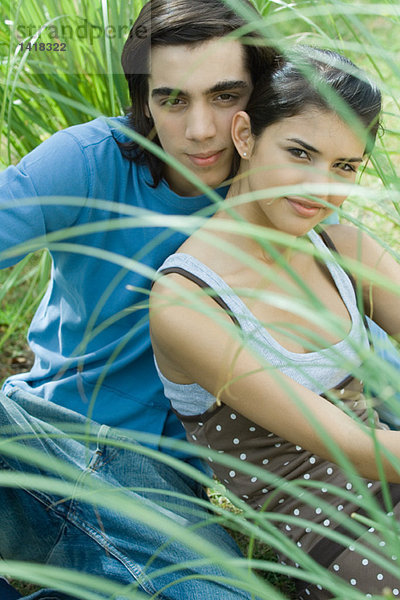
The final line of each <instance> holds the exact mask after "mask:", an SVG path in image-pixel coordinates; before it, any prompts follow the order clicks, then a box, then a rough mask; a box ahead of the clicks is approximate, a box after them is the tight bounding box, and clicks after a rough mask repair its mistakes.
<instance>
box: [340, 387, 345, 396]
mask: <svg viewBox="0 0 400 600" xmlns="http://www.w3.org/2000/svg"><path fill="white" fill-rule="evenodd" d="M343 394H344V388H342V389H341V390H340V395H341V396H343Z"/></svg>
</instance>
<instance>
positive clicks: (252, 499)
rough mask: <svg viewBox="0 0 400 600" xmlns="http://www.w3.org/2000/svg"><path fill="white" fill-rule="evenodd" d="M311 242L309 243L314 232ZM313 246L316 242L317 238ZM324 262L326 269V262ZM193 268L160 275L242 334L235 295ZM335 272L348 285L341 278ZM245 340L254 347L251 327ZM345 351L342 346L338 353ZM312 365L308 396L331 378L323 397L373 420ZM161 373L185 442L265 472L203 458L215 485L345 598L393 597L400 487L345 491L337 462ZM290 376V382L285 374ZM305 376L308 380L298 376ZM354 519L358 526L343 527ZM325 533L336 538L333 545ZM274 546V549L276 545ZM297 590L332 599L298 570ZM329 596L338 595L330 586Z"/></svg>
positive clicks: (178, 258) (176, 266) (357, 484)
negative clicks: (179, 280) (184, 284)
mask: <svg viewBox="0 0 400 600" xmlns="http://www.w3.org/2000/svg"><path fill="white" fill-rule="evenodd" d="M313 235H316V234H315V233H314V232H313ZM312 241H313V242H314V243H316V242H315V237H314V238H312ZM329 261H330V262H331V263H332V262H333V261H332V258H331V257H330V258H329ZM329 261H328V260H327V266H328V268H329V270H330V272H331V275H332V277H333V279H334V281H335V283H336V285H337V287H338V290H339V292H340V293H341V295H342V297H343V299H344V301H345V303H346V306H347V308H348V310H349V313H350V316H351V318H352V321H353V328H354V323H355V322H356V321H357V315H356V313H355V311H354V310H352V309H351V307H350V306H349V303H350V301H354V303H356V301H355V297H354V300H349V299H348V298H346V297H344V296H345V295H344V294H343V290H342V289H341V283H340V282H338V276H337V272H336V273H335V270H334V269H332V265H331V264H328V262H329ZM200 264H201V263H200ZM194 265H195V266H196V267H198V265H199V262H198V261H197V260H196V259H193V257H188V255H183V254H176V255H173V256H172V257H170V258H169V259H167V261H166V263H164V265H163V266H162V267H161V269H160V271H161V272H162V273H169V272H179V273H181V274H182V275H183V276H185V277H188V278H190V279H191V280H193V281H195V282H196V283H197V284H198V285H200V286H201V287H207V288H210V287H211V288H212V289H213V290H214V291H215V294H214V295H213V298H214V299H215V300H216V301H217V302H218V303H219V304H220V305H221V306H222V307H223V308H224V309H226V310H228V311H229V314H230V316H231V317H232V318H233V320H234V321H235V322H236V324H238V325H239V326H240V327H241V328H242V329H243V328H244V327H246V326H247V325H246V324H244V322H243V314H244V311H245V309H244V308H243V306H241V307H240V310H241V312H240V314H239V313H238V310H237V306H232V298H234V297H235V295H234V293H233V292H232V290H229V293H228V294H224V293H221V289H222V287H223V286H221V280H220V279H219V278H218V276H217V275H216V274H214V273H213V272H212V271H211V273H212V275H213V277H212V280H210V277H209V276H208V274H209V273H210V270H209V269H208V267H205V266H204V265H202V264H201V265H202V270H201V271H199V269H198V268H196V269H195V268H194ZM342 273H343V276H344V277H346V278H347V275H346V274H344V272H343V271H342ZM341 276H342V275H341ZM216 278H217V284H218V285H216ZM222 283H223V282H222ZM225 285H226V284H225ZM349 286H350V287H349V288H348V292H349V294H350V295H351V293H352V294H353V295H354V290H353V286H352V284H351V282H350V283H349ZM350 288H351V290H352V291H351V292H350ZM357 312H358V311H357ZM253 324H254V320H253ZM258 327H261V325H259V326H258ZM251 331H252V335H251V343H253V341H254V328H253V329H252V330H251ZM257 333H258V331H257ZM344 350H345V349H344V348H342V347H341V351H344ZM313 354H317V353H313ZM306 356H308V355H306ZM347 358H348V357H347ZM275 360H276V361H279V360H280V359H279V358H275V357H274V358H272V359H271V362H272V363H273V361H275ZM315 362H318V361H315V360H313V361H312V363H313V366H312V367H311V375H310V372H309V373H308V376H309V383H308V384H307V387H309V388H310V389H314V391H316V393H319V394H320V395H323V392H322V390H321V389H318V387H316V386H318V384H317V383H314V382H313V381H314V380H315V379H316V380H317V381H319V382H321V381H322V382H324V381H325V383H326V381H330V383H331V384H332V383H334V381H333V380H332V377H334V375H335V376H336V377H337V382H336V385H333V384H332V385H330V386H329V387H328V386H326V387H325V390H327V389H330V390H331V391H330V393H326V397H328V399H329V400H331V401H335V402H336V403H338V404H339V405H340V406H342V407H343V409H345V410H347V411H351V412H352V413H353V414H354V415H355V416H356V417H357V418H358V419H360V420H361V421H363V422H367V420H370V418H371V410H370V409H369V408H368V406H367V402H366V399H365V397H364V395H363V386H362V383H361V382H360V381H358V380H356V379H353V378H351V377H346V376H343V375H345V374H344V373H343V372H341V370H340V369H337V367H336V371H337V372H336V373H335V374H334V375H333V374H332V370H333V369H332V368H330V367H329V365H328V366H327V358H326V356H325V357H324V362H323V364H322V366H321V369H320V376H319V375H318V373H316V372H315V371H312V369H313V368H314V364H315ZM336 364H337V358H336V361H335V365H336ZM286 365H287V361H286V362H285V367H282V366H281V365H279V364H276V367H277V368H279V369H280V370H282V371H285V368H286ZM296 366H297V365H295V367H294V369H296ZM159 374H160V377H161V380H162V381H163V384H164V389H165V394H166V396H167V397H168V398H170V400H171V403H172V406H173V408H174V410H175V412H176V413H177V415H178V416H179V418H180V419H181V421H182V423H183V425H184V427H185V430H186V434H187V439H188V440H189V441H190V442H191V443H193V444H197V445H200V446H203V447H206V448H211V449H212V450H213V451H216V452H218V453H220V454H222V455H223V454H229V455H230V456H233V457H235V458H236V459H237V460H238V464H241V463H243V465H245V464H246V465H247V464H248V463H252V465H255V466H256V467H258V468H259V469H262V471H258V474H257V475H255V474H254V470H253V473H248V472H246V471H242V470H241V469H240V468H239V467H235V468H232V467H229V466H228V467H227V466H225V465H223V464H220V463H219V462H218V461H216V460H212V459H211V457H210V464H211V467H212V469H213V471H214V473H215V475H216V477H217V478H218V479H219V480H220V481H221V482H222V483H224V485H225V486H226V487H227V488H228V489H229V490H230V491H232V492H233V493H234V494H236V496H238V497H239V498H241V499H242V500H244V501H245V502H246V503H248V504H249V505H250V506H251V507H253V508H254V509H256V510H258V511H260V510H261V511H263V513H265V518H267V519H268V518H269V517H268V516H269V515H271V523H273V524H274V527H276V529H277V530H278V531H279V532H281V533H284V535H285V539H288V540H290V541H291V543H293V544H294V545H295V546H296V547H297V548H300V549H301V550H302V551H303V552H304V553H306V555H307V557H311V558H313V559H314V560H315V561H316V562H317V563H318V564H319V565H321V566H322V567H323V569H324V571H325V570H327V571H328V572H329V573H331V574H332V578H331V580H332V581H337V578H340V579H341V581H342V582H343V584H346V585H347V586H348V588H347V589H352V588H354V590H357V591H358V592H362V593H363V594H364V595H365V597H372V596H373V595H380V594H383V592H385V593H390V594H391V596H389V597H394V598H396V597H399V598H400V485H389V486H388V487H387V489H382V485H381V483H380V482H376V481H366V480H363V479H361V478H356V479H355V480H354V478H352V482H353V483H351V482H349V481H348V479H347V478H346V476H345V474H344V472H343V471H342V470H341V468H340V467H338V466H337V465H336V464H335V463H330V462H327V461H326V460H322V459H321V458H319V457H318V456H316V455H314V454H312V453H311V452H308V451H307V450H304V449H303V448H301V447H300V446H296V445H294V444H292V443H290V442H288V441H286V440H284V439H282V438H280V437H278V436H276V435H275V434H274V433H273V432H270V431H267V430H265V429H263V428H261V427H259V426H258V425H256V424H255V423H253V422H251V421H249V420H248V419H246V418H245V417H244V416H242V415H241V414H240V413H238V412H236V411H233V410H232V409H231V408H230V407H228V406H227V405H224V404H221V405H217V403H216V401H215V398H214V397H213V396H211V394H209V393H208V392H207V391H206V390H204V389H203V388H200V386H198V385H196V384H191V385H180V384H175V383H173V382H170V381H169V380H167V379H166V378H165V377H164V376H163V375H162V374H161V373H160V372H159ZM288 374H289V375H290V376H293V375H292V373H288ZM302 376H303V377H305V375H304V373H303V375H302ZM293 378H295V379H298V378H297V377H293ZM190 405H191V408H190ZM188 408H189V409H190V410H188ZM375 425H376V427H377V428H384V427H385V425H383V424H382V423H380V422H379V420H378V417H377V416H376V415H375ZM263 473H265V476H263ZM283 481H284V482H291V483H293V484H294V485H295V486H296V491H295V493H293V492H291V491H290V490H288V489H285V485H284V484H283ZM286 488H287V486H286ZM310 496H311V499H310ZM367 497H368V498H372V499H373V501H374V508H373V510H372V512H367V511H366V510H365V504H366V499H367ZM382 509H383V511H382ZM354 514H356V515H357V516H358V519H354V518H352V519H349V517H350V516H351V515H354ZM377 515H378V519H379V518H385V519H388V520H389V521H388V522H389V523H390V529H389V530H390V532H391V535H392V536H393V538H394V540H395V543H390V542H393V540H388V539H387V538H386V537H385V535H387V533H385V534H382V533H381V532H380V526H379V521H378V522H377V523H376V521H377ZM386 531H387V528H386ZM332 533H334V534H335V536H336V537H338V539H332V536H331V534H332ZM276 539H277V540H279V536H277V538H276ZM396 545H397V546H398V548H399V552H398V553H393V550H392V549H393V547H396ZM275 547H276V549H277V552H278V554H279V557H280V560H281V561H282V562H283V563H287V564H295V566H297V567H298V566H299V564H298V562H297V561H292V560H291V557H292V553H291V552H290V551H288V550H284V549H283V548H282V547H281V546H280V545H279V543H277V544H276V546H275ZM397 554H398V556H397ZM300 566H301V565H300ZM324 580H325V581H326V578H325V579H324ZM296 585H297V594H298V595H297V597H298V598H299V600H307V599H310V600H311V599H315V600H317V599H318V600H324V599H328V598H333V597H334V596H333V595H332V593H331V591H330V589H329V588H330V586H329V584H328V585H326V586H325V587H323V586H322V585H321V584H320V583H319V581H317V580H314V581H308V580H307V577H306V576H304V574H302V575H301V574H300V570H299V578H298V580H297V584H296ZM333 585H336V584H335V583H333ZM331 589H337V586H336V587H335V588H333V587H331ZM344 589H346V588H344ZM342 594H343V595H341V596H340V597H341V598H347V595H346V591H343V592H342Z"/></svg>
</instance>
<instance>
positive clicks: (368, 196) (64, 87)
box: [0, 0, 400, 600]
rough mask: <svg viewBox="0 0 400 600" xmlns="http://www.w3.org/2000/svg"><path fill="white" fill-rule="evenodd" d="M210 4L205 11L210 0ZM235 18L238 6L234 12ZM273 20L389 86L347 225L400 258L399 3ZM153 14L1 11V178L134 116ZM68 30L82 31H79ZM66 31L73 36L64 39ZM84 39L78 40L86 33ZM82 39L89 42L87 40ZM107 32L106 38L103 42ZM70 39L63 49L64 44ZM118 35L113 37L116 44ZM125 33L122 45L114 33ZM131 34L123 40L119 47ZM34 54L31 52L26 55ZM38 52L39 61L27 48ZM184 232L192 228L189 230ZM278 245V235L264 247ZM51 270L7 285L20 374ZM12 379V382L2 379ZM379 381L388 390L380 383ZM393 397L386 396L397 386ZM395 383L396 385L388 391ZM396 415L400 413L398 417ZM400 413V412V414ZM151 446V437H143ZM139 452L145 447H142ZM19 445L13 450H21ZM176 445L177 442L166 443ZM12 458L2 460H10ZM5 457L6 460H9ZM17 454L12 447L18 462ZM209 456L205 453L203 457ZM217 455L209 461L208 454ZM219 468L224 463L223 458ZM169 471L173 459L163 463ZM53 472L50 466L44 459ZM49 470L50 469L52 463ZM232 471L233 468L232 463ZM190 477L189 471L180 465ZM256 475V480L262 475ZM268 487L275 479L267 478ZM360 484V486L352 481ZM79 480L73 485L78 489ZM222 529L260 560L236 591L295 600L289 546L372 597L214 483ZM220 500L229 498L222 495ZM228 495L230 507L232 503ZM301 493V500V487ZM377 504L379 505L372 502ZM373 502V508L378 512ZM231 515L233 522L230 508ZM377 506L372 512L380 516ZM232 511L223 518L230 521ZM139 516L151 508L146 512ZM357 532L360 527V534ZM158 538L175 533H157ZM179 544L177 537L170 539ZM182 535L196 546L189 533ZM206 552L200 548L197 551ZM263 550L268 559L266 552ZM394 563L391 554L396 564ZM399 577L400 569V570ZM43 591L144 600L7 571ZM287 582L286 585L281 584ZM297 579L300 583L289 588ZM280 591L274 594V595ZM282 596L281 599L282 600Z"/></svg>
mask: <svg viewBox="0 0 400 600" xmlns="http://www.w3.org/2000/svg"><path fill="white" fill-rule="evenodd" d="M205 1H206V0H205ZM226 2H227V4H229V5H231V6H233V7H236V6H237V3H236V2H235V0H226ZM256 4H257V6H258V8H259V10H260V12H261V14H262V16H263V22H262V25H261V24H260V23H257V24H256V25H255V26H257V27H258V28H260V27H261V29H262V31H263V33H264V35H265V38H266V40H268V42H269V43H273V44H274V45H276V46H278V47H280V48H282V49H283V50H284V49H285V48H287V47H288V46H290V45H291V44H293V43H295V42H304V43H308V44H316V45H319V46H323V47H327V48H334V49H337V50H339V51H342V52H344V53H346V54H347V55H348V56H349V57H350V58H351V59H352V60H354V61H355V62H356V63H357V64H358V65H360V66H362V67H364V68H365V69H366V70H367V71H368V72H369V73H371V74H372V76H373V77H374V78H375V79H376V80H377V81H378V82H379V84H380V86H381V88H382V90H383V93H384V97H385V102H384V129H385V135H384V136H383V137H380V139H379V140H378V144H377V147H376V150H375V152H374V156H373V158H372V160H371V161H370V162H369V164H368V166H367V167H366V169H365V170H364V172H363V174H362V177H361V180H362V183H363V186H364V188H363V189H357V190H354V191H353V193H352V195H351V199H350V200H349V201H348V202H347V203H346V205H345V208H344V210H343V212H342V213H341V218H342V219H343V220H346V219H347V220H350V221H351V222H354V223H356V224H357V225H358V226H360V227H362V228H364V229H366V230H368V231H370V232H371V233H372V234H373V235H374V236H378V237H379V238H380V239H381V240H382V243H383V244H389V245H390V246H391V247H392V248H393V250H394V253H395V255H396V256H397V257H398V256H399V255H398V252H399V250H400V238H399V192H400V181H399V177H398V174H397V173H398V170H399V114H400V113H399V100H398V99H399V98H400V35H399V33H400V29H399V25H400V6H399V4H398V0H382V1H381V2H373V1H372V0H371V1H369V0H351V1H350V0H346V1H338V0H297V1H296V0H294V1H293V2H290V1H287V2H285V1H284V0H257V2H256ZM141 6H142V2H140V1H138V0H133V1H131V2H126V1H125V0H114V1H110V2H107V0H103V1H101V0H95V1H89V0H17V1H12V0H2V2H1V7H0V80H1V86H0V94H1V95H0V166H1V168H5V167H6V166H7V165H9V164H15V163H16V162H17V161H18V160H19V158H20V157H22V156H23V155H25V154H26V153H28V152H29V151H30V150H32V149H33V148H34V147H35V146H37V145H38V144H39V143H40V142H41V141H43V140H44V139H45V138H47V137H48V136H49V135H51V134H52V133H54V132H55V131H58V130H59V129H62V128H65V127H68V126H70V125H73V124H77V123H81V122H83V121H87V120H89V119H92V118H94V117H96V116H98V115H100V114H103V115H106V116H113V115H116V114H123V112H124V110H125V109H126V107H127V106H128V104H129V99H128V95H127V89H126V85H125V80H124V77H123V75H122V73H121V69H120V66H119V57H120V54H121V48H122V45H123V43H124V39H125V37H126V35H122V32H124V33H126V32H127V30H126V27H127V24H131V23H132V22H133V21H134V19H135V17H136V15H137V14H138V11H139V10H140V8H141ZM68 26H69V27H70V28H71V29H68ZM63 27H64V29H62V28H63ZM79 27H81V29H80V30H79V29H78V28H79ZM78 31H80V32H81V33H82V36H79V35H78ZM99 31H100V32H102V33H101V35H98V33H99ZM63 32H64V33H65V36H64V38H63V37H62V33H63ZM105 32H108V34H109V35H106V34H105ZM115 32H118V33H117V34H115V35H112V34H113V33H115ZM119 32H121V35H119ZM61 42H63V43H66V46H67V50H66V51H65V52H55V51H54V52H53V51H48V52H45V51H40V50H38V49H36V50H35V49H34V45H35V44H37V45H38V44H40V43H43V44H48V43H50V44H55V43H61ZM21 43H22V44H23V49H21V46H20V44H21ZM28 43H30V44H31V48H33V49H31V50H27V49H26V44H28ZM174 226H180V227H184V228H185V227H189V225H188V224H187V222H182V223H181V224H179V225H176V224H175V225H174ZM265 241H266V243H267V242H268V235H267V234H266V237H265ZM49 267H50V260H49V257H48V255H47V253H45V252H41V253H39V254H38V253H36V254H35V255H34V256H29V257H28V258H26V259H24V261H23V262H22V263H20V264H18V265H17V266H16V267H13V268H12V269H7V270H5V271H3V272H2V273H0V282H1V284H2V287H1V290H0V299H1V306H0V352H2V353H3V356H5V357H8V358H9V359H10V360H9V363H11V362H12V359H13V358H15V356H19V355H21V354H23V353H24V352H25V350H24V342H23V341H22V340H23V337H24V335H25V333H26V328H27V324H28V323H29V320H30V318H31V317H32V314H33V312H34V309H35V306H36V305H37V303H38V301H39V299H40V297H41V295H42V294H43V292H44V290H45V288H46V285H47V280H48V274H49ZM383 372H384V376H385V377H386V379H385V381H384V382H383V383H382V386H384V385H386V387H385V389H386V388H390V389H389V391H387V390H386V397H387V399H388V400H389V401H390V398H392V397H393V390H396V389H397V391H400V382H399V377H400V375H397V374H396V373H388V372H386V371H385V370H384V369H383ZM3 375H4V373H3ZM365 377H366V379H368V378H369V379H370V380H371V381H373V382H374V384H375V385H377V383H376V382H377V381H378V382H379V381H381V379H380V378H382V365H381V364H379V362H377V363H376V364H375V366H374V365H372V366H371V365H369V370H368V373H365ZM377 378H378V379H377ZM388 379H389V381H390V386H388V385H387V380H388ZM385 382H386V383H385ZM393 407H394V408H396V406H395V405H393ZM397 410H398V408H397ZM139 437H140V436H139ZM139 441H140V440H139ZM10 443H12V440H11V442H10ZM165 443H166V444H167V443H168V441H167V440H166V441H165ZM0 450H1V449H0ZM3 450H4V448H3ZM10 451H12V446H11V450H10ZM199 453H200V454H201V451H200V450H199ZM207 453H208V454H209V452H207ZM215 458H216V459H218V458H219V457H218V456H216V457H215ZM161 460H162V457H161ZM43 461H44V459H43ZM44 463H45V461H44ZM232 464H233V463H232ZM176 467H177V468H182V465H178V464H177V465H176ZM253 472H254V471H252V473H253ZM258 475H259V476H262V475H264V476H265V477H267V478H268V474H266V473H264V474H260V473H258ZM349 477H352V474H351V473H349ZM67 480H68V478H67ZM204 483H205V484H207V485H209V486H210V487H213V490H214V491H213V492H212V495H213V496H214V497H215V498H214V506H215V511H216V515H217V518H218V519H219V520H220V521H221V522H223V523H224V524H226V525H227V526H228V527H229V528H230V529H231V530H233V531H234V532H235V535H237V536H238V537H239V538H241V539H244V540H245V541H246V545H247V551H248V555H249V557H250V558H249V560H248V561H246V559H244V560H243V564H242V565H241V568H238V567H237V566H235V568H234V569H233V568H232V567H231V566H229V565H227V568H228V570H230V572H231V575H232V578H233V580H236V582H237V585H244V583H243V582H245V583H246V585H249V586H250V587H251V589H252V590H253V591H254V593H255V592H257V594H259V596H260V597H262V598H265V599H267V598H268V600H274V598H277V599H278V598H282V597H283V595H282V594H284V595H286V596H287V597H289V596H290V593H291V587H290V583H288V582H289V581H290V577H291V576H292V575H293V571H292V570H291V569H290V568H289V567H284V566H282V565H279V564H277V563H275V562H273V551H272V553H271V552H270V551H269V550H267V549H269V548H277V547H279V546H282V545H283V546H284V547H287V548H288V551H289V552H290V553H291V554H292V556H293V557H294V558H295V559H296V560H297V561H298V562H299V564H301V565H302V567H303V569H304V571H305V573H306V574H308V575H307V576H308V577H310V578H311V579H312V578H316V580H317V581H319V582H320V583H323V582H325V583H326V584H327V586H328V587H330V588H331V589H332V590H333V591H334V592H335V594H336V597H337V598H343V599H346V600H351V599H352V598H361V597H363V596H362V595H361V594H360V593H359V592H357V590H354V589H353V588H351V589H350V587H349V586H343V584H342V583H341V582H340V581H336V580H334V579H332V577H331V576H328V575H327V574H326V573H324V572H322V571H321V569H320V568H319V567H318V566H317V565H315V564H313V562H312V561H310V560H308V558H307V557H305V556H303V555H302V553H301V550H300V549H298V548H296V547H291V545H290V544H288V542H287V540H285V539H284V538H283V537H282V534H280V533H279V532H277V530H273V528H271V523H273V520H274V519H273V516H271V515H268V513H266V514H260V513H259V514H256V513H254V512H253V511H251V510H250V509H249V508H248V507H246V506H243V505H242V504H241V503H238V501H237V499H235V498H230V499H231V500H232V501H233V502H234V504H235V505H236V506H239V508H236V509H233V508H232V507H233V505H230V504H229V500H228V499H227V497H228V498H229V496H230V495H229V493H227V492H226V490H224V489H221V488H218V489H217V491H215V484H214V483H213V482H212V481H210V480H204ZM0 485H17V482H16V480H15V479H14V480H13V481H11V480H10V479H9V478H7V474H5V473H0ZM32 486H33V487H39V488H40V489H43V490H46V489H49V490H54V491H55V492H56V493H57V492H59V493H60V494H63V495H68V494H71V493H72V491H71V487H68V483H67V482H66V483H65V484H64V487H63V488H62V489H61V487H60V484H59V482H57V480H56V479H52V478H46V479H44V478H43V481H39V482H38V481H32ZM217 492H218V493H217ZM220 492H222V495H221V493H220ZM293 493H298V489H297V488H296V486H294V487H293ZM98 501H99V503H100V504H101V503H105V504H106V505H107V504H108V505H109V503H110V501H111V500H110V497H109V496H107V494H106V493H104V494H103V493H102V494H99V500H98ZM112 501H113V502H114V506H115V507H116V509H117V510H119V511H121V512H122V513H125V514H130V511H131V510H132V507H131V506H129V505H128V503H126V500H124V499H123V498H122V497H120V498H119V497H118V495H115V494H114V496H113V500H112ZM366 502H367V504H368V502H370V500H369V499H368V498H367V500H366ZM371 502H372V501H371ZM229 506H230V507H231V508H230V510H227V507H229ZM371 506H372V504H371ZM221 507H222V511H221ZM135 508H136V509H137V510H140V507H135ZM155 518H156V519H158V517H154V515H152V516H150V515H148V514H145V513H143V520H148V521H149V522H153V524H154V519H155ZM379 520H380V527H381V528H383V530H384V531H385V528H386V532H387V536H386V537H387V540H388V546H389V550H388V552H389V553H390V551H393V553H396V554H398V555H399V556H400V554H399V553H398V550H399V548H398V546H399V545H400V538H399V536H398V528H397V530H395V531H396V533H397V534H396V535H395V536H393V535H391V532H392V530H393V527H394V525H393V523H392V522H391V521H390V520H388V519H387V517H386V516H385V515H384V514H382V515H380V516H379ZM354 526H356V524H354ZM156 527H160V528H162V527H165V528H166V530H168V524H165V523H164V524H163V523H159V522H158V521H156ZM171 533H172V532H171ZM174 535H177V536H178V537H179V536H180V537H181V539H182V540H183V541H184V542H185V543H188V544H189V545H190V543H191V541H190V540H189V539H188V536H187V533H185V532H184V531H182V532H176V531H175V532H174ZM196 544H198V542H196ZM256 550H257V552H258V553H256V552H255V551H256ZM200 551H201V552H203V553H204V556H206V557H208V558H209V560H211V561H213V560H216V556H215V552H214V551H213V549H210V548H208V547H206V546H205V547H204V548H203V547H202V546H201V545H200ZM385 557H386V554H382V561H383V562H384V563H385V561H386V558H385ZM250 564H251V566H254V567H257V570H258V572H259V573H262V574H263V575H264V576H263V578H262V579H261V580H259V579H256V578H255V577H253V576H252V575H251V574H250V572H249V570H248V567H249V566H250ZM399 566H400V565H396V568H399ZM1 573H7V574H9V575H11V576H12V577H14V578H15V579H21V580H25V581H30V582H33V583H35V584H37V585H42V586H49V587H51V586H53V587H58V588H59V589H62V590H64V591H66V592H70V593H74V595H76V596H77V597H79V598H82V599H89V598H90V599H91V600H95V599H97V598H98V599H100V598H104V594H108V595H107V597H113V596H112V594H118V593H119V594H120V595H121V597H123V598H139V597H140V595H139V594H138V593H137V592H136V591H135V590H132V589H121V588H120V587H118V586H117V585H115V584H113V583H112V582H110V581H107V579H106V578H107V574H104V575H105V579H104V580H101V581H99V580H95V579H93V578H90V577H88V576H85V575H83V574H77V573H70V572H67V571H63V570H57V569H53V568H50V567H47V566H40V565H35V564H32V565H27V564H19V563H7V564H4V563H2V562H0V574H1ZM282 576H283V577H282ZM288 578H289V579H288ZM270 583H272V584H273V585H274V586H275V587H273V588H271V587H270ZM279 589H280V590H281V592H280V591H279Z"/></svg>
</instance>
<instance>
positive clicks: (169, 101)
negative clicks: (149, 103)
mask: <svg viewBox="0 0 400 600" xmlns="http://www.w3.org/2000/svg"><path fill="white" fill-rule="evenodd" d="M180 104H182V99H181V98H177V97H176V96H171V97H170V98H165V99H164V100H162V101H161V106H165V107H166V108H170V107H172V106H179V105H180Z"/></svg>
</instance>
